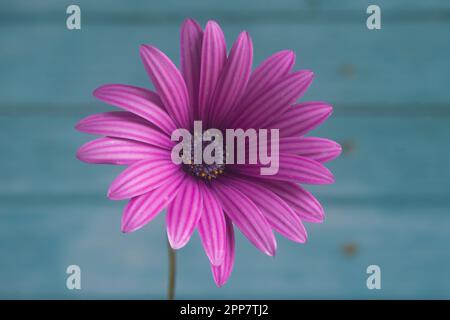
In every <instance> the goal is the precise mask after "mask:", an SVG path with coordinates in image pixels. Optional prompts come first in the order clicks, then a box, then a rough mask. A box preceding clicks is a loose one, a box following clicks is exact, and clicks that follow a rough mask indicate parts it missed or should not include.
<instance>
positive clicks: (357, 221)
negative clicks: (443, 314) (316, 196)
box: [0, 199, 450, 299]
mask: <svg viewBox="0 0 450 320" xmlns="http://www.w3.org/2000/svg"><path fill="white" fill-rule="evenodd" d="M325 205H326V206H327V219H326V221H325V223H324V224H322V225H308V226H307V229H308V231H309V242H308V243H307V244H306V245H299V244H294V243H292V242H289V241H287V240H284V239H281V238H280V237H278V239H279V240H278V252H277V255H276V257H274V258H269V257H267V256H264V255H263V254H261V253H260V252H258V251H257V250H256V249H255V248H254V247H252V246H251V245H250V244H249V242H248V241H247V240H246V239H245V238H243V236H241V234H240V233H238V236H237V253H236V265H235V269H234V272H233V275H232V278H231V280H230V282H229V283H228V284H227V285H226V286H225V287H223V288H221V289H217V288H215V286H214V284H213V281H212V279H211V276H210V273H209V266H208V262H207V258H206V256H205V255H204V253H203V251H202V248H201V245H200V241H199V239H198V236H197V235H194V237H193V239H192V241H191V243H189V244H188V246H187V247H185V248H183V249H182V250H181V251H179V254H178V258H179V259H178V262H179V268H178V272H179V273H178V279H177V292H178V297H179V298H186V299H189V298H206V297H207V298H224V299H226V298H235V299H236V298H255V299H257V298H277V299H282V298H287V299H300V298H301V299H303V298H369V299H371V298H375V299H379V298H445V299H448V298H450V291H449V289H448V288H449V285H450V277H449V274H448V269H449V268H450V260H449V255H448V252H447V247H446V244H447V243H448V242H449V241H450V234H449V233H448V229H449V228H450V216H449V215H448V214H447V213H448V207H445V208H441V207H434V208H424V207H417V206H415V207H413V208H404V207H402V206H400V207H398V206H386V205H383V204H380V206H378V207H377V208H368V207H365V206H363V207H360V206H354V205H350V206H346V205H344V206H336V205H333V204H330V203H326V204H325ZM120 207H121V204H119V203H117V202H116V203H113V202H111V203H96V204H95V203H89V204H86V203H82V202H78V203H76V205H68V204H67V203H45V204H41V205H33V204H27V202H26V199H23V201H21V202H18V203H15V204H9V205H7V206H6V207H5V206H1V207H0V243H1V252H2V272H1V273H0V281H1V283H2V285H1V286H0V297H2V298H9V299H10V298H164V297H165V289H166V276H167V274H166V269H167V254H166V236H165V231H164V230H165V227H164V225H165V222H164V214H161V215H160V216H159V217H157V219H156V220H155V221H153V222H152V223H151V224H150V225H148V226H146V227H145V228H144V229H142V230H140V231H138V232H136V233H133V234H129V235H124V234H121V233H120V231H119V223H120V222H119V221H120V212H119V211H120ZM430 217H433V218H432V219H430ZM70 264H77V265H79V266H80V267H81V270H82V290H80V291H69V290H67V289H66V288H65V279H66V274H65V269H66V267H67V266H68V265H70ZM371 264H377V265H379V266H380V267H381V270H382V290H368V289H367V288H366V277H367V275H366V268H367V266H368V265H371Z"/></svg>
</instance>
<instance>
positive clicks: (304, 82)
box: [233, 70, 313, 129]
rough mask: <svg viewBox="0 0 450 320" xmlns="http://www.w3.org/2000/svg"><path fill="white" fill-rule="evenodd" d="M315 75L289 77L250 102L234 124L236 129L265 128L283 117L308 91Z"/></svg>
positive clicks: (303, 74)
mask: <svg viewBox="0 0 450 320" xmlns="http://www.w3.org/2000/svg"><path fill="white" fill-rule="evenodd" d="M312 79H313V73H312V72H311V71H308V70H302V71H298V72H295V73H292V74H290V75H287V76H286V77H284V78H283V80H281V81H279V82H277V83H276V84H275V85H273V86H272V87H270V88H268V89H267V90H265V91H264V92H263V93H262V94H261V95H259V96H258V97H257V98H256V99H254V100H253V101H252V102H250V103H249V104H248V105H246V106H245V108H244V109H243V110H242V113H240V115H239V117H238V118H237V120H236V121H235V122H234V125H233V127H234V128H244V129H247V128H265V127H266V126H267V125H268V124H269V123H271V122H273V121H274V119H278V118H279V117H281V116H282V115H283V114H284V113H285V112H286V111H287V110H288V109H289V108H290V105H291V104H292V103H294V102H295V101H297V99H299V98H300V97H301V96H302V95H303V94H304V93H305V92H306V90H307V89H308V87H309V85H310V84H311V82H312Z"/></svg>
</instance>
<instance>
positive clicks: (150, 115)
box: [94, 84, 176, 135]
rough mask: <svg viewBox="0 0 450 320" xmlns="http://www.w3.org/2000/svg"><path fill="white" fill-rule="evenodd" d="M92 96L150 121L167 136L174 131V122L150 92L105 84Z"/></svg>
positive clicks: (121, 85) (126, 86)
mask: <svg viewBox="0 0 450 320" xmlns="http://www.w3.org/2000/svg"><path fill="white" fill-rule="evenodd" d="M94 96H95V97H96V98H98V99H100V100H102V101H104V102H106V103H109V104H112V105H114V106H117V107H119V108H122V109H124V110H126V111H129V112H132V113H134V114H135V115H138V116H140V117H142V118H144V119H145V120H148V121H150V122H151V123H152V124H154V125H155V126H157V127H158V128H160V129H161V130H162V131H164V132H165V133H167V134H168V135H171V134H172V131H173V130H175V129H176V125H175V122H173V120H172V118H171V117H170V116H169V115H168V114H167V112H166V111H165V110H164V109H163V108H162V107H161V106H160V103H161V102H160V99H159V97H158V96H157V95H156V93H154V92H152V91H150V90H146V89H143V88H139V87H134V86H128V85H123V84H107V85H104V86H101V87H99V88H97V89H96V90H95V91H94ZM158 101H159V103H158Z"/></svg>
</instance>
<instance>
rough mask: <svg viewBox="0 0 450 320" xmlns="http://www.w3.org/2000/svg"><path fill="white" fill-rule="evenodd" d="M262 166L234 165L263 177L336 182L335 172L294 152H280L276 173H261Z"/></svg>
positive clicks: (242, 170) (324, 182) (251, 174)
mask: <svg viewBox="0 0 450 320" xmlns="http://www.w3.org/2000/svg"><path fill="white" fill-rule="evenodd" d="M261 167H263V166H262V165H260V164H257V165H246V164H242V165H233V166H232V168H233V170H234V171H235V172H238V173H240V174H244V175H248V176H252V177H258V178H261V179H269V180H281V181H295V182H299V183H306V184H331V183H334V177H333V174H332V173H331V172H330V171H329V170H328V169H327V168H326V167H325V166H323V165H322V164H321V163H319V162H317V161H314V160H311V159H309V158H305V157H301V156H297V155H293V154H280V158H279V169H278V172H277V173H276V174H274V175H261V170H260V169H261Z"/></svg>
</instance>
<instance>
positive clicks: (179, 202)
mask: <svg viewBox="0 0 450 320" xmlns="http://www.w3.org/2000/svg"><path fill="white" fill-rule="evenodd" d="M179 189H180V190H179V191H178V194H177V196H176V197H175V199H173V201H172V202H171V203H170V205H169V208H168V209H167V219H166V220H167V236H168V238H169V243H170V246H171V247H172V248H173V249H180V248H182V247H184V246H185V245H186V244H187V243H188V241H189V239H190V238H191V235H192V233H193V232H194V230H195V228H196V227H197V224H198V220H199V219H200V218H201V216H202V212H203V208H202V196H201V192H200V187H199V182H198V180H196V179H194V178H192V177H187V178H186V179H184V181H183V184H182V185H181V186H180V188H179Z"/></svg>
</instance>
